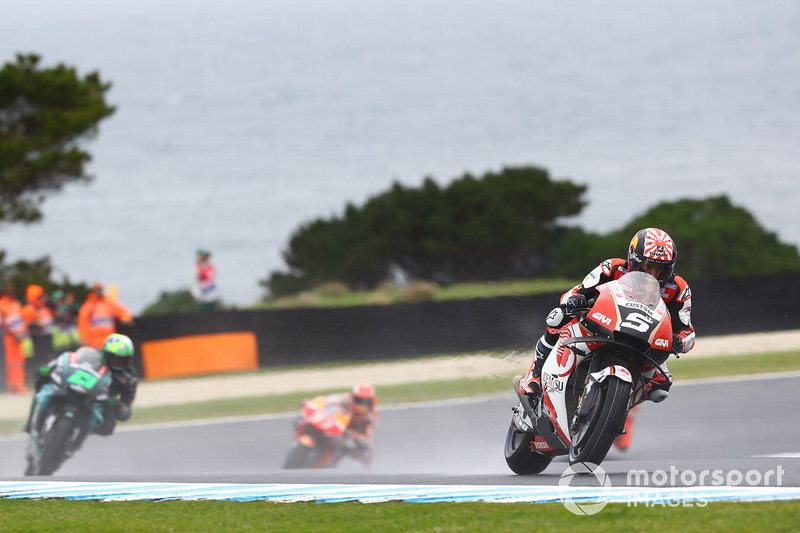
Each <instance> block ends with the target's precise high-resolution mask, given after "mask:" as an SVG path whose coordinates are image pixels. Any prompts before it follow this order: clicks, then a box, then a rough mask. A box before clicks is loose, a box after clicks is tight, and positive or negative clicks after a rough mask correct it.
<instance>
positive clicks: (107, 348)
mask: <svg viewBox="0 0 800 533" xmlns="http://www.w3.org/2000/svg"><path fill="white" fill-rule="evenodd" d="M132 357H133V341H132V340H131V339H130V337H128V336H127V335H122V334H119V333H112V334H111V335H109V336H108V337H106V342H105V343H104V344H103V358H104V359H105V362H106V364H108V366H110V367H111V368H112V369H114V368H122V367H126V366H128V365H129V364H130V361H131V358H132Z"/></svg>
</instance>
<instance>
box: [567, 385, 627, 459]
mask: <svg viewBox="0 0 800 533" xmlns="http://www.w3.org/2000/svg"><path fill="white" fill-rule="evenodd" d="M630 396H631V384H630V383H628V382H627V381H623V380H621V379H616V378H610V379H608V380H607V382H606V386H605V387H604V388H603V389H602V390H601V391H600V395H599V397H598V401H597V402H595V404H594V405H593V406H592V408H591V411H590V413H589V415H588V416H587V417H586V420H584V421H583V423H582V424H581V425H580V426H579V427H578V428H576V429H575V431H573V433H572V442H571V443H570V446H569V464H571V465H574V464H576V463H591V464H593V465H599V464H600V463H601V462H603V459H605V458H606V455H607V454H608V450H609V449H611V445H612V444H614V439H616V438H617V436H618V435H619V434H620V432H621V431H622V428H623V427H624V424H625V418H626V417H627V416H628V401H629V400H630Z"/></svg>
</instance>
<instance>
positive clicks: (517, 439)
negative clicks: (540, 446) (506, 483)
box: [504, 421, 553, 475]
mask: <svg viewBox="0 0 800 533" xmlns="http://www.w3.org/2000/svg"><path fill="white" fill-rule="evenodd" d="M534 437H535V435H534V434H533V433H528V432H525V431H520V430H519V429H518V428H517V426H515V425H514V422H513V421H512V422H511V424H510V425H509V426H508V433H507V434H506V445H505V450H504V451H505V456H506V463H508V467H509V468H510V469H511V470H512V471H513V472H514V473H515V474H519V475H528V474H539V473H541V472H542V471H543V470H544V469H545V468H547V465H549V464H550V461H552V460H553V458H552V457H551V456H550V455H544V454H541V453H539V452H532V451H531V441H533V438H534Z"/></svg>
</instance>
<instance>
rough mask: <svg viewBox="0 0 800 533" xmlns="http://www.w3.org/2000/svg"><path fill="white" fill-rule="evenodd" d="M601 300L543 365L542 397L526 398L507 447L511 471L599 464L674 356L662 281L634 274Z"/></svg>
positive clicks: (608, 287) (562, 336) (604, 290)
mask: <svg viewBox="0 0 800 533" xmlns="http://www.w3.org/2000/svg"><path fill="white" fill-rule="evenodd" d="M597 290H598V291H599V295H598V296H597V298H596V299H595V300H589V302H588V304H587V307H585V308H583V309H578V310H576V311H575V312H574V313H573V314H572V315H571V316H572V320H571V321H570V322H568V323H567V324H566V325H565V326H564V327H563V328H561V331H560V332H559V340H558V342H557V343H556V345H555V346H554V347H553V350H552V351H551V352H550V354H549V355H548V356H547V359H546V360H545V363H544V366H543V367H542V376H541V379H542V394H540V395H539V396H538V398H537V399H536V400H532V399H531V398H530V397H529V396H526V395H523V394H521V393H520V392H519V383H520V380H521V377H519V376H518V377H516V378H515V379H514V390H515V392H516V393H517V396H518V399H519V401H518V403H517V405H516V406H514V407H513V408H512V411H513V415H512V418H511V424H510V426H509V428H508V433H507V435H506V442H505V450H504V451H505V458H506V462H507V463H508V466H509V467H510V468H511V470H513V471H514V472H515V473H517V474H538V473H540V472H542V471H543V470H544V469H545V468H547V466H548V465H549V464H550V461H552V459H553V457H555V456H559V455H566V454H569V462H570V464H576V463H590V464H593V465H599V464H600V463H601V462H602V461H603V459H605V457H606V454H607V453H608V450H609V449H610V448H611V445H612V444H613V442H614V439H615V438H616V437H617V436H618V435H620V434H621V433H622V432H623V431H624V425H625V419H626V418H627V416H628V411H629V410H630V409H632V408H633V407H634V406H636V405H638V404H639V403H641V402H643V401H644V400H645V387H646V386H647V384H648V382H650V381H653V380H652V378H649V377H646V376H644V375H642V372H643V369H645V370H644V371H645V373H648V374H651V376H654V373H652V372H650V371H649V369H652V368H654V369H655V371H656V372H659V373H661V375H662V376H664V377H666V373H665V371H664V369H663V368H661V366H660V365H659V363H658V361H665V360H666V359H667V357H669V355H670V353H671V351H672V324H671V321H670V315H669V311H667V308H666V305H665V304H664V302H663V300H662V299H661V295H660V292H659V284H658V281H657V280H656V279H655V278H654V277H652V276H650V275H649V274H646V273H644V272H630V273H628V274H626V275H624V276H622V277H620V278H619V279H618V280H615V281H611V282H609V283H605V284H603V285H600V286H598V287H597Z"/></svg>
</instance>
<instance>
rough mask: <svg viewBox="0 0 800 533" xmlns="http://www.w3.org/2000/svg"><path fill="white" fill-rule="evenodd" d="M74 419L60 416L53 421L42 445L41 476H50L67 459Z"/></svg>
mask: <svg viewBox="0 0 800 533" xmlns="http://www.w3.org/2000/svg"><path fill="white" fill-rule="evenodd" d="M72 430H73V427H72V420H71V419H69V418H67V417H65V416H60V417H58V418H57V419H56V421H55V422H54V423H53V426H52V427H51V428H50V431H49V432H48V433H47V435H45V438H44V445H43V446H42V456H41V458H40V459H39V470H38V472H36V474H37V475H40V476H49V475H51V474H52V473H53V472H55V471H56V470H58V468H59V467H60V466H61V463H62V462H64V459H66V449H67V442H68V441H69V437H70V435H71V433H72Z"/></svg>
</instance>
